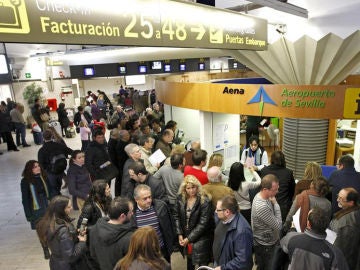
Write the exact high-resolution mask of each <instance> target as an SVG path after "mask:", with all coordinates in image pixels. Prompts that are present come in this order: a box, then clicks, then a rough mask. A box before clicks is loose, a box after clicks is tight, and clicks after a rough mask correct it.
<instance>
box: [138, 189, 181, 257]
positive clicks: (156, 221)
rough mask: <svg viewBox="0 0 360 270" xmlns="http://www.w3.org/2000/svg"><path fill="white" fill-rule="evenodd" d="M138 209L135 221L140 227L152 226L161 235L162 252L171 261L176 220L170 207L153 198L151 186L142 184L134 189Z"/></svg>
mask: <svg viewBox="0 0 360 270" xmlns="http://www.w3.org/2000/svg"><path fill="white" fill-rule="evenodd" d="M134 198H135V201H136V204H137V205H136V209H135V211H134V221H135V224H136V226H137V227H138V228H141V227H144V226H151V227H153V228H154V229H155V231H156V234H157V235H158V237H159V244H160V249H161V253H162V255H163V256H164V258H165V259H166V260H167V261H168V262H169V263H170V257H171V253H172V252H173V242H174V239H175V232H174V221H173V217H172V215H171V214H170V210H169V207H168V206H167V205H166V203H164V202H163V201H161V200H156V199H154V200H153V199H152V196H151V188H150V187H149V186H147V185H143V184H140V185H138V186H137V187H136V188H135V190H134Z"/></svg>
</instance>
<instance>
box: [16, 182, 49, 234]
mask: <svg viewBox="0 0 360 270" xmlns="http://www.w3.org/2000/svg"><path fill="white" fill-rule="evenodd" d="M44 181H45V185H46V187H45V186H44V183H43V182H42V180H41V178H40V177H34V184H33V187H34V191H35V193H34V194H35V197H36V198H33V194H32V192H31V188H30V183H29V182H28V181H26V180H25V179H24V178H23V179H21V183H20V187H21V197H22V204H23V207H24V213H25V217H26V220H27V221H29V222H30V224H31V229H33V230H35V226H36V223H37V222H38V221H39V220H40V218H41V217H43V216H44V214H45V211H46V208H47V207H48V197H49V194H47V192H46V190H47V182H46V179H44ZM34 199H35V200H36V201H37V203H38V206H39V208H38V209H34Z"/></svg>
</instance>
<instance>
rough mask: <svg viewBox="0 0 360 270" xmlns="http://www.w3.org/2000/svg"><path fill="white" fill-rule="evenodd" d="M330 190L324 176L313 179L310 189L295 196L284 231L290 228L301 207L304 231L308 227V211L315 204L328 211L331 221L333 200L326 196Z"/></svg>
mask: <svg viewBox="0 0 360 270" xmlns="http://www.w3.org/2000/svg"><path fill="white" fill-rule="evenodd" d="M329 190H330V187H329V183H328V181H327V180H326V179H325V178H324V177H322V176H320V177H318V178H316V179H315V180H313V181H312V182H311V184H310V189H308V190H304V191H303V192H301V193H300V194H299V195H297V196H296V197H295V200H294V201H293V204H292V206H291V208H290V211H289V213H288V215H287V217H286V220H285V223H284V226H283V232H284V233H286V232H287V231H288V230H289V228H290V226H291V223H292V220H293V216H294V214H295V213H296V211H297V210H298V209H299V208H301V209H300V218H299V221H300V228H301V231H302V232H304V230H305V228H306V224H307V216H308V213H309V211H310V209H312V208H314V207H315V206H317V207H319V208H321V209H323V210H324V211H325V212H326V215H327V218H328V221H329V222H330V219H331V202H330V201H329V200H328V199H326V198H325V196H326V194H328V192H329Z"/></svg>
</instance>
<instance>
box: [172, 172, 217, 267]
mask: <svg viewBox="0 0 360 270" xmlns="http://www.w3.org/2000/svg"><path fill="white" fill-rule="evenodd" d="M174 218H175V224H176V234H177V235H178V240H179V245H180V246H181V247H183V250H182V254H183V256H185V255H187V270H192V269H195V265H207V264H209V262H210V261H211V257H212V256H211V248H212V240H213V232H214V220H213V212H212V204H211V198H209V197H208V196H207V195H206V194H205V193H204V191H203V189H202V186H201V184H200V182H199V180H198V179H197V178H196V177H195V176H193V175H187V176H185V177H184V181H183V182H182V184H181V185H180V188H179V195H178V198H177V203H176V206H175V210H174Z"/></svg>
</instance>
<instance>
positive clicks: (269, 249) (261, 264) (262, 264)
mask: <svg viewBox="0 0 360 270" xmlns="http://www.w3.org/2000/svg"><path fill="white" fill-rule="evenodd" d="M275 246H276V245H272V246H262V245H257V246H254V251H255V263H256V265H257V268H256V269H257V270H270V266H271V261H272V257H273V254H274V249H275Z"/></svg>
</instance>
